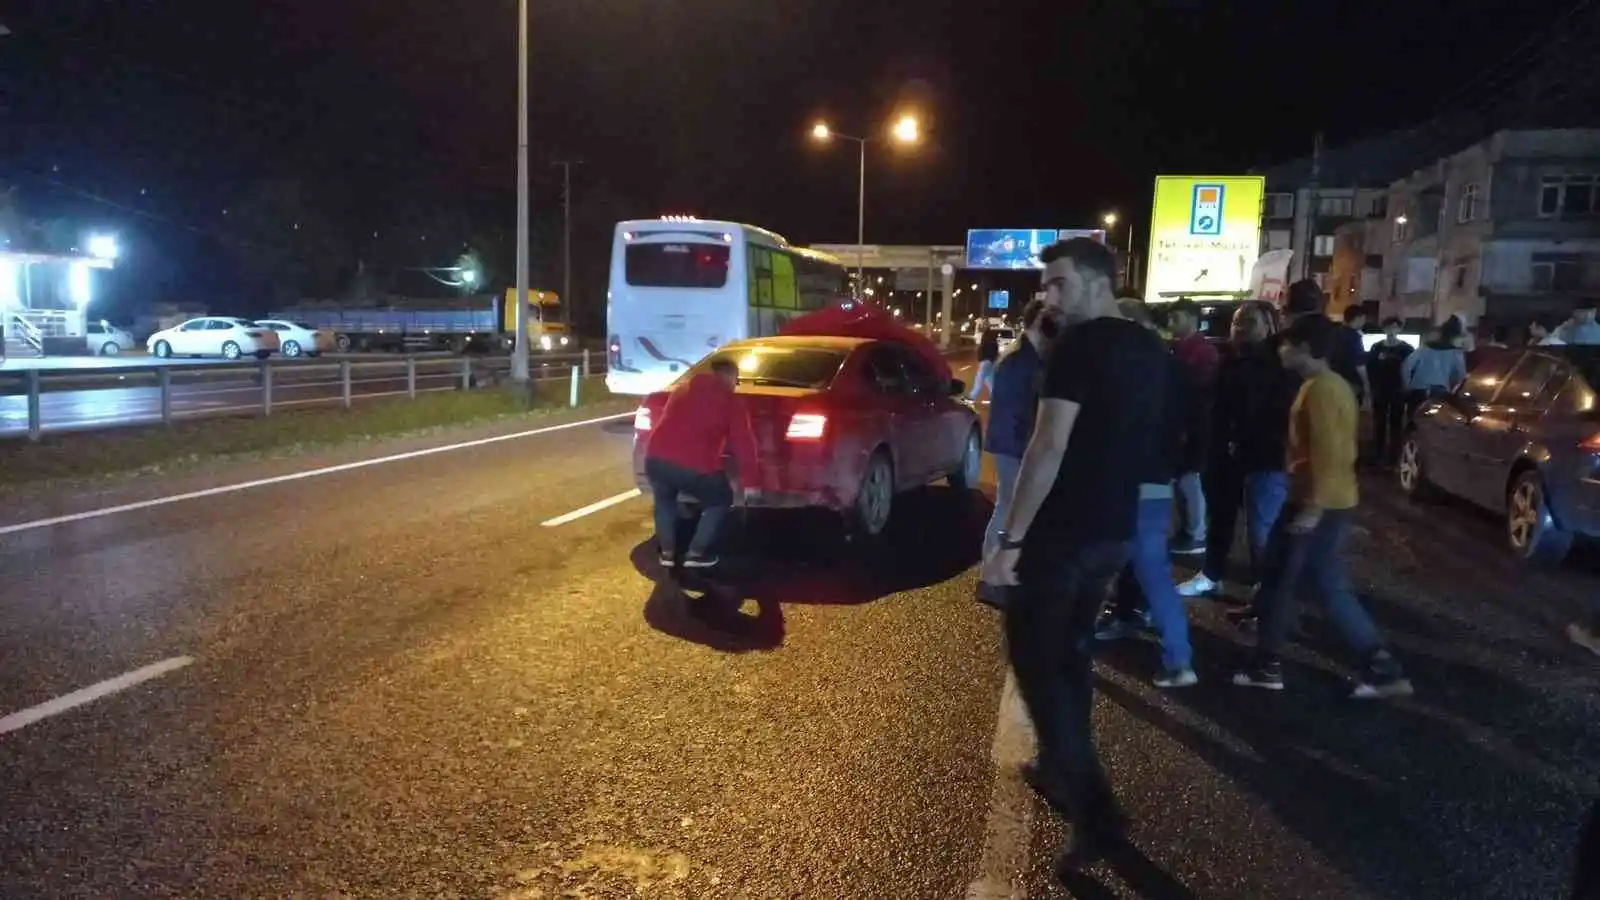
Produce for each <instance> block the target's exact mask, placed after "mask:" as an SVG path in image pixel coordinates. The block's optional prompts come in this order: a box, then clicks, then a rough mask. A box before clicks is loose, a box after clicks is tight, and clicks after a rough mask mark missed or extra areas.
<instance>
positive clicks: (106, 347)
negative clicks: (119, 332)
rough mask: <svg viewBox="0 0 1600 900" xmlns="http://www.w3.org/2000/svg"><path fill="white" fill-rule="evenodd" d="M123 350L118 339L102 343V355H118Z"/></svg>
mask: <svg viewBox="0 0 1600 900" xmlns="http://www.w3.org/2000/svg"><path fill="white" fill-rule="evenodd" d="M121 352H122V345H121V344H118V343H117V342H116V341H106V342H105V343H104V344H101V345H100V355H101V356H116V355H117V354H118V353H121Z"/></svg>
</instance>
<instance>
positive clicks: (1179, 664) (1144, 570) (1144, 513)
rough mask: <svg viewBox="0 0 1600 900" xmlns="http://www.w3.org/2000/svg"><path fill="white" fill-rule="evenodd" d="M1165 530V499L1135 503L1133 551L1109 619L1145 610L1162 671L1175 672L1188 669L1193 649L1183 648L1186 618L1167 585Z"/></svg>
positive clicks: (1168, 523) (1168, 501)
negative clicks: (1158, 640)
mask: <svg viewBox="0 0 1600 900" xmlns="http://www.w3.org/2000/svg"><path fill="white" fill-rule="evenodd" d="M1171 530H1172V498H1171V497H1146V498H1145V499H1142V500H1140V501H1139V521H1138V527H1137V530H1136V531H1135V532H1134V536H1133V545H1132V551H1133V552H1132V554H1131V556H1130V557H1129V559H1128V566H1127V568H1125V569H1123V570H1122V574H1121V575H1120V576H1118V578H1117V599H1116V604H1115V613H1114V614H1115V615H1117V616H1120V617H1124V618H1128V619H1132V618H1134V616H1135V615H1136V614H1137V613H1138V612H1139V611H1140V610H1142V609H1143V608H1144V607H1146V606H1148V607H1149V609H1150V619H1151V621H1152V622H1153V623H1154V625H1155V627H1156V631H1157V633H1158V634H1160V636H1161V665H1162V668H1164V669H1167V670H1168V671H1177V670H1180V669H1187V668H1190V667H1191V666H1193V665H1194V650H1193V648H1191V647H1190V645H1189V614H1188V611H1187V610H1185V609H1184V606H1183V598H1182V597H1179V596H1178V588H1177V586H1176V585H1174V584H1173V583H1172V559H1171V557H1170V556H1168V555H1167V539H1168V533H1169V532H1170V531H1171Z"/></svg>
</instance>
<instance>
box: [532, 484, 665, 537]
mask: <svg viewBox="0 0 1600 900" xmlns="http://www.w3.org/2000/svg"><path fill="white" fill-rule="evenodd" d="M643 493H644V492H643V491H640V490H639V489H638V488H634V489H633V490H631V491H623V492H622V493H620V494H618V495H616V496H615V497H607V498H605V499H604V500H596V501H595V502H593V503H591V504H589V505H588V506H582V507H579V508H578V509H575V510H573V511H572V512H569V513H566V514H565V515H560V516H556V517H555V518H554V519H547V520H545V521H543V522H540V523H539V524H540V525H543V526H544V527H546V528H557V527H559V526H562V525H565V524H567V523H568V522H576V521H577V520H579V519H581V518H583V517H584V516H587V515H589V514H590V513H597V512H599V511H600V510H602V509H610V508H611V507H613V506H616V505H617V504H618V503H627V502H628V501H629V500H632V499H633V498H635V497H638V496H641V495H642V494H643Z"/></svg>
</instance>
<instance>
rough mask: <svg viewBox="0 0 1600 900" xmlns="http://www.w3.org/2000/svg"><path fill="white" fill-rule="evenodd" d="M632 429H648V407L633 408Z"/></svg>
mask: <svg viewBox="0 0 1600 900" xmlns="http://www.w3.org/2000/svg"><path fill="white" fill-rule="evenodd" d="M633 430H634V431H649V430H650V407H648V406H641V407H639V408H638V409H636V410H634V413H633Z"/></svg>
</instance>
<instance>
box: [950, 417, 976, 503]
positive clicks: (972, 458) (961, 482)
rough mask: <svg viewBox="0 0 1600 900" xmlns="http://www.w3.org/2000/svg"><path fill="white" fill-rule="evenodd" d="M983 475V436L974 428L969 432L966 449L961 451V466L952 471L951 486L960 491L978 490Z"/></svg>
mask: <svg viewBox="0 0 1600 900" xmlns="http://www.w3.org/2000/svg"><path fill="white" fill-rule="evenodd" d="M982 477H983V438H982V436H980V435H979V434H978V429H976V428H974V429H972V431H971V432H969V433H968V434H967V444H966V449H964V450H962V451H961V467H960V468H958V469H956V470H955V471H954V472H951V473H950V478H949V481H950V486H951V487H953V488H955V489H956V490H958V491H971V490H976V489H977V487H978V479H979V478H982Z"/></svg>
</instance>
